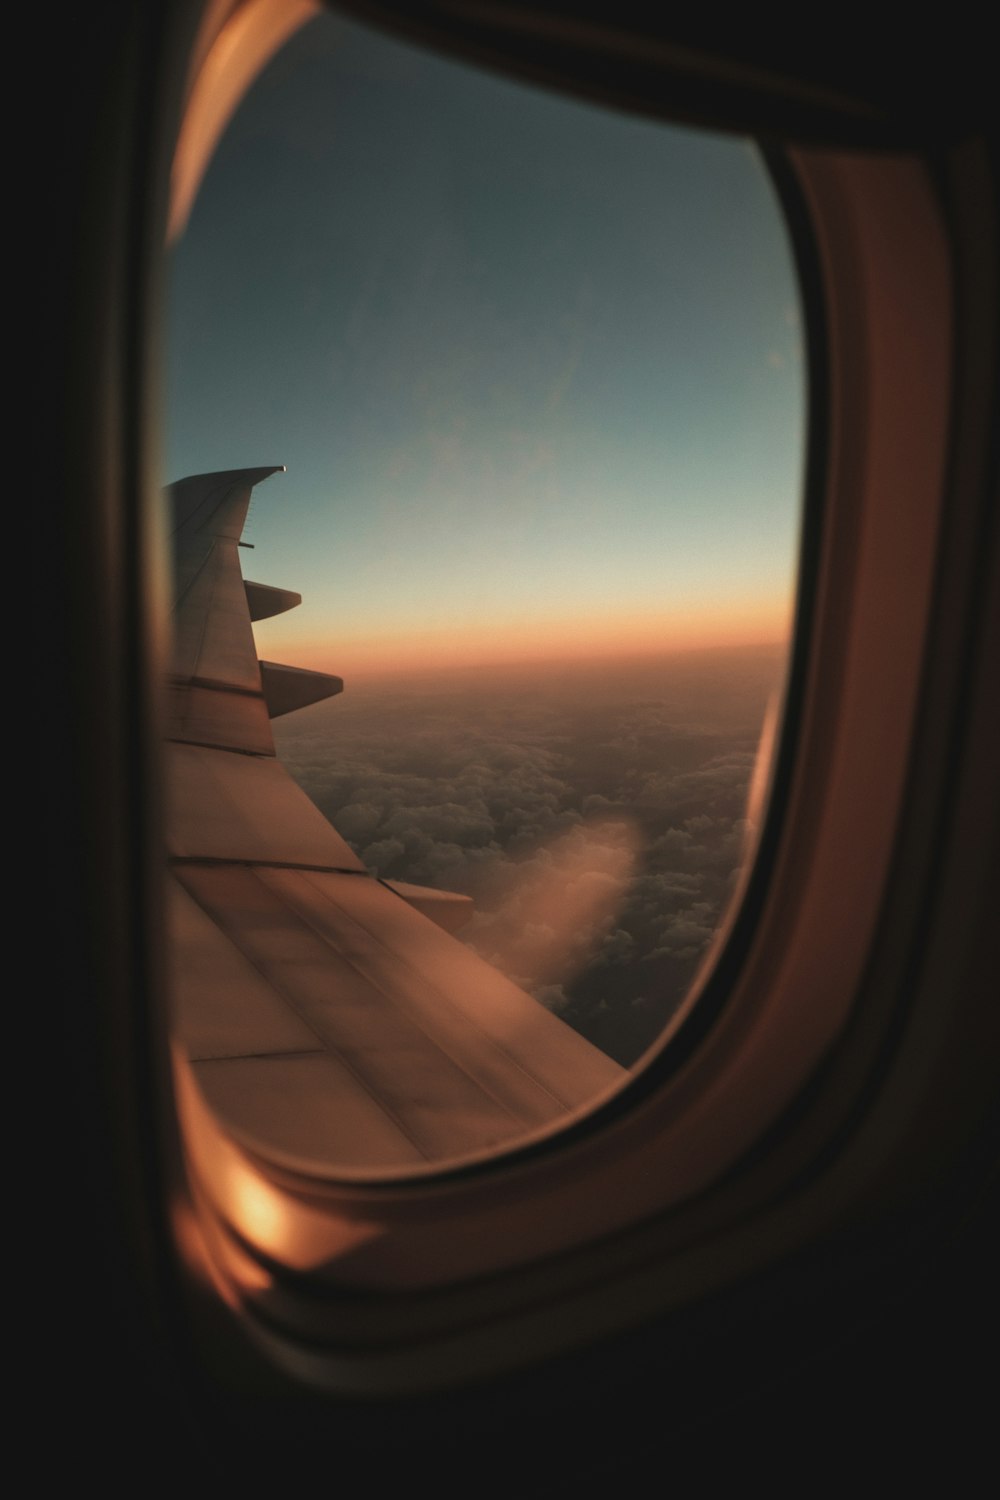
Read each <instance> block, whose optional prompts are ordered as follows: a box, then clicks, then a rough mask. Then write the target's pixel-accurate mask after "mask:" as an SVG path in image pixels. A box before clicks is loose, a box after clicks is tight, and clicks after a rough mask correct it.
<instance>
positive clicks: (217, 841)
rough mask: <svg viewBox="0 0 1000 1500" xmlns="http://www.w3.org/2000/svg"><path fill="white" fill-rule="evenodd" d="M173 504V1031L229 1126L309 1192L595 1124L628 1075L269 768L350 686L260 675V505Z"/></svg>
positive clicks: (250, 473)
mask: <svg viewBox="0 0 1000 1500" xmlns="http://www.w3.org/2000/svg"><path fill="white" fill-rule="evenodd" d="M276 472H279V469H278V468H276V467H272V468H258V469H241V470H229V471H226V472H223V473H217V474H203V475H196V476H193V477H191V478H189V479H184V480H181V481H180V482H179V483H178V484H175V485H173V486H172V487H171V489H170V491H169V495H170V499H171V502H172V507H173V517H174V531H173V540H174V555H175V578H176V601H175V616H174V620H175V628H174V642H175V644H174V656H173V669H172V673H171V680H170V685H169V691H170V711H169V728H168V739H169V742H170V743H169V746H168V755H169V763H170V813H169V823H168V827H169V855H170V866H171V903H172V906H171V922H172V928H171V930H172V937H173V955H172V961H173V964H174V985H173V989H174V994H175V997H176V1000H175V1003H176V1025H177V1029H178V1032H179V1038H180V1041H181V1043H182V1045H183V1047H184V1048H185V1050H186V1052H187V1054H188V1057H189V1058H190V1061H191V1064H192V1067H193V1070H194V1073H195V1075H196V1077H197V1079H198V1082H199V1085H200V1087H201V1088H202V1090H203V1092H204V1094H205V1096H206V1098H207V1100H208V1102H209V1104H210V1105H211V1106H212V1108H213V1109H214V1111H215V1112H216V1114H217V1116H218V1117H219V1118H220V1119H221V1120H222V1121H223V1122H224V1123H225V1124H226V1125H227V1127H229V1128H230V1129H232V1130H233V1131H235V1132H236V1133H237V1134H239V1135H241V1136H243V1137H245V1138H246V1139H248V1140H249V1141H251V1142H252V1143H253V1144H254V1145H255V1147H256V1148H257V1149H258V1150H264V1151H270V1152H272V1153H274V1154H275V1155H277V1156H278V1157H281V1158H290V1159H293V1160H294V1161H295V1162H297V1163H301V1164H303V1165H305V1166H307V1167H309V1168H311V1169H313V1170H317V1171H327V1172H330V1171H337V1170H345V1169H350V1170H352V1171H357V1170H386V1169H394V1168H399V1169H405V1168H407V1167H414V1166H418V1165H425V1164H427V1163H429V1162H435V1161H442V1160H448V1161H452V1160H455V1159H458V1158H461V1157H464V1156H469V1155H472V1154H477V1153H480V1152H482V1151H486V1150H492V1149H497V1148H500V1147H502V1146H505V1145H509V1144H512V1143H513V1142H514V1141H516V1140H517V1139H519V1138H521V1137H523V1136H525V1135H526V1134H528V1133H531V1132H533V1131H535V1130H537V1129H539V1128H541V1127H544V1126H546V1125H549V1124H552V1123H554V1122H556V1121H558V1120H559V1119H561V1118H563V1117H564V1116H566V1115H567V1114H568V1113H570V1112H573V1111H576V1110H578V1109H580V1108H581V1107H582V1106H585V1105H588V1104H591V1103H592V1102H593V1101H594V1100H595V1099H596V1098H598V1097H599V1096H601V1095H603V1094H606V1093H607V1092H608V1091H609V1090H610V1089H612V1088H614V1086H615V1085H616V1084H618V1083H619V1082H620V1081H621V1080H622V1078H623V1077H624V1076H625V1074H624V1070H623V1069H621V1068H620V1067H619V1066H618V1064H616V1063H614V1062H612V1061H611V1059H609V1058H607V1057H606V1056H605V1055H604V1054H603V1053H602V1052H600V1051H598V1050H597V1048H595V1047H593V1046H592V1045H591V1044H590V1043H589V1042H587V1041H585V1040H584V1038H582V1037H580V1036H578V1035H577V1034H576V1033H575V1032H574V1031H572V1030H571V1029H570V1028H569V1027H568V1026H566V1025H565V1024H564V1023H563V1022H562V1021H560V1020H559V1019H558V1017H556V1016H554V1015H552V1014H551V1013H550V1012H549V1011H548V1010H546V1009H545V1007H544V1006H542V1005H540V1004H539V1003H538V1002H537V1001H535V1000H534V999H532V997H531V996H530V995H528V994H527V993H526V992H525V991H523V990H521V989H520V988H518V986H517V985H515V984H512V983H511V982H510V981H509V980H508V979H506V978H505V977H504V976H503V975H502V974H500V973H499V972H498V971H497V970H496V969H494V968H492V967H491V966H490V965H489V964H487V963H485V962H484V961H483V960H482V959H480V958H479V957H478V956H477V955H476V954H475V953H473V952H472V951H471V949H469V948H467V947H465V946H464V945H463V944H462V943H461V942H459V941H458V940H457V939H456V938H454V937H453V936H451V933H452V932H453V931H454V930H455V929H456V928H457V927H458V926H460V925H461V921H462V920H463V919H464V917H465V916H466V915H467V914H468V913H469V912H470V911H471V903H470V902H469V901H468V898H466V897H459V896H454V895H452V894H451V893H449V892H444V891H433V890H428V889H424V888H422V887H419V886H410V885H405V884H403V883H401V882H394V883H391V882H382V881H379V880H377V879H376V878H375V877H373V876H372V875H370V874H369V873H368V871H367V870H366V869H365V867H364V866H363V865H362V863H361V861H360V860H359V859H358V857H357V856H356V855H355V854H354V852H353V851H352V850H351V849H350V847H349V846H348V845H347V844H346V843H345V842H344V840H343V839H342V838H341V837H340V835H339V834H338V833H337V832H336V830H335V829H334V828H333V827H332V826H331V824H330V823H328V822H327V820H326V819H325V818H324V817H323V815H322V814H321V813H320V812H319V810H318V808H316V807H315V806H314V804H313V803H312V802H311V801H310V800H309V798H308V797H307V796H306V795H305V793H304V792H303V791H302V790H301V788H300V787H299V786H298V785H297V784H296V783H295V781H294V780H293V779H292V777H291V776H290V775H289V773H288V772H287V771H286V770H285V768H284V767H283V766H282V765H281V763H280V762H279V761H278V759H277V757H276V754H275V747H274V739H273V735H272V733H271V728H270V720H271V718H273V717H276V716H277V715H278V714H281V713H287V712H291V711H292V710H294V709H295V708H299V707H303V706H304V705H306V704H307V703H312V702H316V701H319V700H320V699H322V698H326V697H330V696H332V695H333V694H335V693H338V692H340V691H341V689H342V687H343V683H342V681H341V679H340V678H338V677H333V676H328V675H326V674H322V673H314V672H305V671H302V670H301V669H297V668H293V667H283V666H279V665H278V664H276V663H267V662H260V661H258V659H257V653H256V646H255V644H254V638H253V630H252V627H251V621H252V619H262V618H266V617H267V616H269V615H273V614H276V613H279V612H281V611H282V610H284V609H290V608H293V607H294V606H295V605H296V604H298V603H299V602H300V596H299V595H298V594H294V593H292V592H290V591H288V590H282V589H274V588H271V587H269V586H267V585H263V584H257V583H250V582H244V579H243V574H242V568H241V566H240V558H239V547H240V538H241V534H242V530H243V525H244V522H245V520H246V515H247V511H248V508H249V503H250V496H251V493H252V490H253V487H254V485H256V484H258V483H260V482H261V481H262V480H264V479H267V478H268V477H269V476H270V475H272V474H274V473H276Z"/></svg>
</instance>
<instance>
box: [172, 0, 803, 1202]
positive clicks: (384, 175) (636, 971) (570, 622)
mask: <svg viewBox="0 0 1000 1500" xmlns="http://www.w3.org/2000/svg"><path fill="white" fill-rule="evenodd" d="M171 254H172V260H171V276H170V297H169V308H168V349H169V358H168V371H167V388H168V397H167V407H166V428H167V441H166V448H167V469H168V472H167V475H166V478H167V480H168V482H169V483H170V486H171V488H170V494H171V503H172V506H173V521H172V525H173V534H174V540H175V562H176V607H175V658H174V667H173V673H172V680H171V695H172V697H171V702H172V709H171V721H170V722H171V728H170V739H171V742H172V743H171V747H170V760H171V765H172V770H171V795H172V811H171V815H170V860H171V870H172V876H173V888H174V889H173V894H174V897H175V906H176V921H175V928H174V935H175V945H174V946H175V962H176V974H177V978H176V982H175V993H176V1015H177V1021H176V1029H177V1035H178V1040H179V1042H180V1044H181V1046H182V1047H183V1049H184V1050H185V1052H186V1053H187V1055H188V1057H189V1059H190V1061H191V1064H192V1070H193V1073H194V1076H195V1079H196V1081H197V1083H198V1086H199V1088H200V1090H201V1093H202V1095H203V1096H204V1098H205V1099H206V1100H207V1102H208V1103H209V1105H210V1106H211V1108H212V1110H213V1111H214V1113H215V1115H216V1116H217V1118H218V1119H219V1120H220V1121H221V1122H222V1123H223V1125H224V1126H225V1127H226V1128H227V1129H228V1130H230V1131H231V1132H233V1133H234V1134H235V1135H236V1136H237V1137H238V1138H242V1139H245V1140H247V1141H249V1142H251V1143H253V1144H254V1146H255V1147H256V1148H257V1149H258V1150H263V1151H264V1152H266V1153H268V1154H270V1155H271V1156H273V1157H274V1158H275V1159H276V1160H279V1161H286V1162H290V1163H293V1164H295V1165H297V1166H303V1167H305V1168H307V1169H308V1170H310V1171H319V1172H325V1173H331V1174H337V1175H341V1174H345V1173H346V1174H361V1175H368V1176H372V1175H376V1176H377V1175H384V1174H386V1173H389V1174H392V1175H398V1174H400V1173H405V1172H408V1171H415V1170H421V1169H426V1168H427V1167H428V1166H430V1167H433V1168H438V1167H440V1166H442V1165H447V1164H451V1163H455V1162H459V1161H462V1162H467V1161H469V1160H472V1159H476V1158H479V1157H482V1156H484V1155H486V1156H488V1155H491V1154H494V1153H496V1152H497V1151H501V1150H504V1149H507V1148H509V1147H511V1146H513V1145H515V1144H518V1143H520V1142H522V1141H524V1140H526V1139H528V1138H530V1137H532V1136H535V1135H537V1134H538V1133H539V1132H545V1131H548V1130H551V1129H552V1128H553V1126H555V1125H558V1124H560V1123H562V1122H564V1121H566V1120H568V1119H570V1118H573V1117H576V1116H578V1115H579V1114H580V1113H581V1112H582V1111H585V1110H587V1109H588V1108H591V1107H592V1106H593V1105H594V1104H595V1103H596V1102H597V1101H598V1100H600V1099H603V1098H606V1097H607V1096H608V1095H609V1094H610V1093H611V1092H613V1091H614V1090H616V1089H617V1088H619V1087H620V1086H621V1084H622V1083H623V1082H624V1081H625V1080H626V1079H627V1077H628V1076H629V1072H630V1070H633V1069H635V1068H636V1067H637V1066H639V1065H640V1064H641V1061H642V1059H643V1057H644V1056H646V1055H648V1054H649V1052H650V1049H652V1048H655V1047H657V1046H658V1045H660V1044H661V1043H662V1042H663V1040H664V1038H665V1037H666V1036H668V1035H669V1033H670V1030H671V1027H672V1025H674V1024H675V1023H676V1019H677V1017H678V1015H679V1013H680V1011H681V1009H682V1008H683V1006H684V1002H685V999H686V997H688V996H689V995H690V994H691V993H692V987H693V986H694V985H695V982H696V979H697V978H698V976H699V975H700V974H702V973H703V972H704V970H705V967H706V965H708V964H710V963H711V962H712V955H713V953H714V951H715V949H716V948H717V947H718V944H719V941H720V934H721V933H722V932H723V930H724V928H725V926H726V924H727V922H728V921H729V920H730V918H731V914H732V908H733V902H734V896H735V893H736V892H737V891H738V889H739V888H740V886H741V885H742V883H743V881H744V880H745V875H746V870H747V866H748V862H749V861H750V860H751V858H752V855H753V849H754V840H755V835H756V828H757V824H758V823H759V818H760V809H761V805H762V802H763V797H762V793H761V787H762V786H763V785H764V784H765V783H766V780H767V772H768V767H769V763H770V762H769V749H768V750H764V749H762V748H761V747H762V742H763V740H764V739H767V738H768V735H767V734H766V733H765V725H766V724H767V723H769V722H770V723H773V722H774V718H775V713H776V704H777V703H778V702H779V701H780V695H781V689H782V684H783V681H784V676H785V671H786V666H787V661H788V655H789V640H790V629H791V619H792V607H793V601H794V591H795V583H796V562H797V550H798V534H799V527H800V512H801V494H802V476H803V463H804V446H805V377H804V353H803V344H802V334H801V318H800V305H799V292H798V286H797V281H796V276H795V271H794V264H793V256H792V251H791V246H790V242H789V237H788V233H787V230H786V228H785V224H784V221H783V218H782V214H781V210H780V207H779V204H778V200H777V197H776V194H775V192H774V189H773V186H772V183H771V181H770V178H769V175H768V173H767V171H766V169H765V167H764V164H763V162H762V159H761V157H760V155H759V153H758V151H757V149H756V148H755V146H754V145H753V144H752V143H751V142H749V141H741V140H738V139H734V138H728V137H725V138H724V137H721V136H715V135H712V134H708V133H705V132H701V131H694V130H690V129H681V128H677V127H671V126H666V125H663V124H659V123H651V122H649V121H646V120H641V119H636V118H632V117H629V116H627V115H621V114H617V113H614V112H611V111H608V110H605V109H603V108H599V107H597V106H594V105H590V104H586V103H580V102H578V101H573V100H569V99H566V98H561V97H556V96H554V95H549V94H545V93H541V92H538V91H535V90H534V89H532V88H529V87H526V86H523V85H521V84H518V83H514V82H511V81H506V80H503V79H499V78H496V77H493V76H491V75H489V74H485V73H480V72H477V71H475V70H473V69H472V68H469V67H466V66H464V65H461V64H458V63H455V62H452V61H447V60H444V59H442V58H439V57H436V56H433V55H430V54H427V53H424V52H422V51H420V50H418V49H416V48H413V47H411V46H408V45H404V44H401V43H399V42H396V41H391V40H387V39H386V38H384V37H382V36H380V35H377V34H375V33H373V32H370V31H368V30H366V29H364V28H362V27H360V26H358V25H356V24H355V23H354V22H348V21H346V20H344V19H342V18H338V17H335V16H331V15H328V14H324V15H321V16H319V17H317V18H315V19H313V20H311V21H310V22H309V23H308V24H307V25H305V26H304V27H303V28H302V29H301V30H300V31H298V32H297V33H296V34H295V35H294V36H293V37H292V38H291V40H290V41H289V42H288V43H287V44H286V45H285V46H284V48H283V49H282V50H281V52H279V53H278V55H277V56H276V57H275V58H274V59H273V61H272V62H271V63H270V64H269V65H268V66H267V68H266V69H265V70H264V71H263V73H261V75H260V76H259V78H258V79H257V81H256V82H255V83H254V85H253V87H252V88H251V89H250V90H249V91H248V93H247V94H246V96H245V98H244V99H243V102H242V104H241V105H240V107H239V108H238V110H237V111H236V112H235V114H234V115H233V118H232V119H231V121H230V123H229V125H228V128H227V129H226V131H225V133H224V134H223V135H222V138H221V140H220V143H219V146H218V149H217V151H216V154H215V156H214V159H213V160H212V163H211V165H210V167H209V169H208V171H207V172H206V174H205V177H204V180H203V182H202V185H201V189H200V192H199V193H198V196H197V198H196V200H195V202H194V204H193V207H192V210H191V213H190V217H189V219H188V221H187V224H186V226H185V227H184V229H183V232H182V233H181V234H180V235H179V236H178V238H177V240H176V243H175V244H174V246H173V249H172V252H171ZM279 466H286V472H283V473H277V472H275V471H276V470H277V468H278V467H279ZM251 549H252V550H251ZM299 595H301V596H302V603H301V606H300V607H297V608H293V606H294V605H297V604H298V599H299ZM251 622H252V623H251ZM286 664H287V665H286ZM341 688H343V691H342V692H341ZM303 794H305V795H303Z"/></svg>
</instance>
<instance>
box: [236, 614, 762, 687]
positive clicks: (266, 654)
mask: <svg viewBox="0 0 1000 1500" xmlns="http://www.w3.org/2000/svg"><path fill="white" fill-rule="evenodd" d="M790 625H791V607H790V604H789V602H788V601H787V600H782V601H777V602H775V601H767V602H759V601H751V602H747V603H745V604H742V605H731V606H729V607H728V608H726V609H719V608H718V607H713V608H706V609H705V610H704V611H699V612H697V613H695V612H692V611H690V610H689V611H686V612H685V613H684V614H681V613H679V612H678V613H669V612H664V613H662V614H660V615H656V616H652V615H649V614H644V615H642V616H632V617H630V616H616V617H613V618H610V619H600V618H593V617H591V618H588V619H561V620H552V619H540V618H536V619H522V620H519V621H504V622H493V623H480V622H468V623H463V624H462V625H461V626H459V627H456V626H449V627H438V628H432V627H426V626H424V627H420V626H415V627H413V628H408V629H399V630H397V631H394V632H393V633H391V634H390V633H388V632H386V633H385V634H379V635H372V634H362V633H361V632H355V631H352V630H351V629H350V628H349V627H348V628H343V627H341V628H340V629H338V630H337V631H336V632H333V631H331V633H329V634H326V635H324V636H323V637H322V638H315V637H314V638H312V639H310V637H309V636H308V635H306V634H305V632H304V631H301V630H300V631H296V630H293V629H289V628H288V626H287V625H285V626H284V628H282V627H283V619H276V620H275V621H274V622H273V623H272V622H271V621H267V622H264V623H263V626H262V624H258V625H257V626H256V627H255V633H256V639H257V649H258V653H259V654H260V656H261V657H262V658H264V659H267V660H273V661H283V662H285V663H287V664H288V665H290V666H296V667H307V668H310V669H312V670H314V671H322V672H332V673H335V674H337V675H340V676H345V675H348V674H358V673H364V674H365V675H366V676H384V675H387V674H392V673H399V672H429V671H438V670H448V669H451V668H456V669H460V668H463V667H478V666H483V667H485V666H518V665H522V664H523V665H526V666H527V665H530V664H541V663H544V662H552V663H554V664H555V663H558V662H560V661H565V662H567V663H571V662H583V661H604V660H608V659H611V658H618V657H626V656H627V657H646V656H649V657H653V656H666V655H673V654H675V653H678V652H687V651H699V650H711V649H724V648H726V647H732V648H733V649H739V648H745V647H748V646H783V645H785V644H786V643H787V641H788V637H789V632H790Z"/></svg>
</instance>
